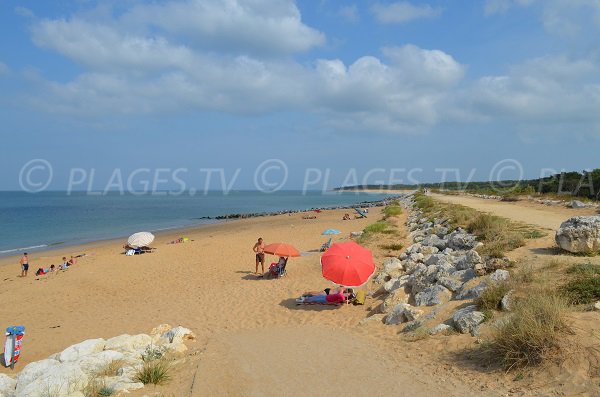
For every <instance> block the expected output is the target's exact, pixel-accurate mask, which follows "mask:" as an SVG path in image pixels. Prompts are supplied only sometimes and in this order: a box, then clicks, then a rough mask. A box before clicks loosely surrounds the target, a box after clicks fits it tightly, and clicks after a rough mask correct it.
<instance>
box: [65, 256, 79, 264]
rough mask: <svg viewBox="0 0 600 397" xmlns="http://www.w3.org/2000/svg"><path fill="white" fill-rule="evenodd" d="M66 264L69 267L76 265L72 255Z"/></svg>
mask: <svg viewBox="0 0 600 397" xmlns="http://www.w3.org/2000/svg"><path fill="white" fill-rule="evenodd" d="M63 259H64V258H63ZM67 263H68V264H69V266H73V265H74V264H76V263H77V259H76V258H75V257H74V256H73V255H71V259H69V261H68V262H67Z"/></svg>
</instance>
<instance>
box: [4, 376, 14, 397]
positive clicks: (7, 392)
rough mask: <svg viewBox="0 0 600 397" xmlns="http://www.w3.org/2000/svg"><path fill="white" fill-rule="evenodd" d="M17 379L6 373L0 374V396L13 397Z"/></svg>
mask: <svg viewBox="0 0 600 397" xmlns="http://www.w3.org/2000/svg"><path fill="white" fill-rule="evenodd" d="M16 387H17V381H16V380H15V379H13V378H11V377H10V376H8V375H6V374H0V396H6V397H13V396H14V395H15V394H14V393H15V388H16Z"/></svg>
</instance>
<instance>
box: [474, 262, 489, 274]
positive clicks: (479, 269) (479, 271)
mask: <svg viewBox="0 0 600 397" xmlns="http://www.w3.org/2000/svg"><path fill="white" fill-rule="evenodd" d="M473 271H474V272H475V274H476V275H477V276H479V277H481V276H485V273H486V268H485V265H484V264H483V263H478V264H476V265H475V266H473Z"/></svg>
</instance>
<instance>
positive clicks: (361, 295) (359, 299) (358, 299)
mask: <svg viewBox="0 0 600 397" xmlns="http://www.w3.org/2000/svg"><path fill="white" fill-rule="evenodd" d="M366 298H367V294H365V291H362V290H359V291H356V296H355V298H354V304H355V305H364V304H365V299H366Z"/></svg>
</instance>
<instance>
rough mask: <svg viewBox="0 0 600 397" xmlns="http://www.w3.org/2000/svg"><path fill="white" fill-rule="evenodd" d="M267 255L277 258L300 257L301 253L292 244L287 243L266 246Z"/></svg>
mask: <svg viewBox="0 0 600 397" xmlns="http://www.w3.org/2000/svg"><path fill="white" fill-rule="evenodd" d="M264 251H265V253H267V254H271V255H277V256H284V257H290V256H292V257H293V256H300V251H298V250H297V249H296V248H294V246H292V245H291V244H286V243H273V244H269V245H266V246H265V249H264Z"/></svg>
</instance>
